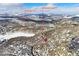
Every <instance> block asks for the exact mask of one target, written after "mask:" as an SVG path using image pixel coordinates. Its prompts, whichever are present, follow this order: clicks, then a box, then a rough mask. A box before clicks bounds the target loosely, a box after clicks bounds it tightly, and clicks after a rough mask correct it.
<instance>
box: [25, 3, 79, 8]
mask: <svg viewBox="0 0 79 59" xmlns="http://www.w3.org/2000/svg"><path fill="white" fill-rule="evenodd" d="M47 4H48V3H24V4H23V6H24V7H28V8H31V7H34V6H45V5H47ZM54 5H56V6H58V7H67V8H68V7H76V6H79V3H54Z"/></svg>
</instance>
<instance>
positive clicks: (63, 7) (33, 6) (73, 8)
mask: <svg viewBox="0 0 79 59" xmlns="http://www.w3.org/2000/svg"><path fill="white" fill-rule="evenodd" d="M0 13H1V14H4V13H9V14H23V13H26V14H29V13H32V14H33V13H35V14H36V13H54V14H79V3H0Z"/></svg>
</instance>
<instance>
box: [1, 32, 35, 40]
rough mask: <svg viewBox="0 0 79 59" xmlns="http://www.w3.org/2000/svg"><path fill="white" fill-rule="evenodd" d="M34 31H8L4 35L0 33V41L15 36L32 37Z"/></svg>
mask: <svg viewBox="0 0 79 59" xmlns="http://www.w3.org/2000/svg"><path fill="white" fill-rule="evenodd" d="M34 35H35V34H34V33H28V32H8V33H6V34H4V35H0V41H3V40H5V39H6V40H9V39H11V38H15V37H20V36H25V37H32V36H34Z"/></svg>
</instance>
